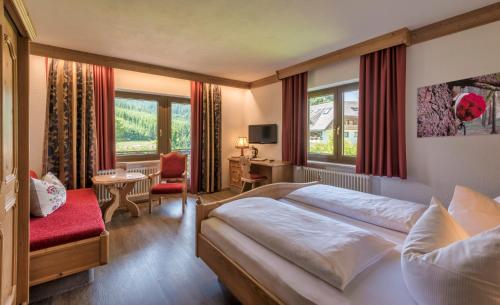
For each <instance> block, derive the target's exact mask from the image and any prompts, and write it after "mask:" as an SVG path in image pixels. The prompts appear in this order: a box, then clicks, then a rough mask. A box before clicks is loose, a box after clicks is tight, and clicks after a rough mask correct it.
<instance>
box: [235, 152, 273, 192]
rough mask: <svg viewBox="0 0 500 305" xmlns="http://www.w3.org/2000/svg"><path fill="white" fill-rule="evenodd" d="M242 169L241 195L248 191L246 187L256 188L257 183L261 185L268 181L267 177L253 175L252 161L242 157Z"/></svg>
mask: <svg viewBox="0 0 500 305" xmlns="http://www.w3.org/2000/svg"><path fill="white" fill-rule="evenodd" d="M240 168H241V182H242V185H241V193H243V192H245V191H246V187H247V185H248V184H250V189H253V188H255V184H256V183H260V182H263V181H266V180H267V177H266V176H263V175H260V174H257V173H252V172H251V171H250V170H251V163H250V160H249V159H248V158H247V157H245V156H241V157H240Z"/></svg>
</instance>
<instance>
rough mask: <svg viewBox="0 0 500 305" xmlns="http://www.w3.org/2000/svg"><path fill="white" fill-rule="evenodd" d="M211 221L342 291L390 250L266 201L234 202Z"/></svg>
mask: <svg viewBox="0 0 500 305" xmlns="http://www.w3.org/2000/svg"><path fill="white" fill-rule="evenodd" d="M210 216H213V217H217V218H219V219H220V220H222V221H224V222H226V223H227V224H229V225H230V226H232V227H234V228H235V229H236V230H238V231H239V232H241V233H243V234H245V235H247V236H248V237H250V238H252V239H254V240H255V241H256V242H258V243H259V244H261V245H262V246H264V247H266V248H268V249H269V250H271V251H273V252H275V253H276V254H278V255H280V256H281V257H283V258H285V259H287V260H289V261H291V262H292V263H294V264H296V265H297V266H300V267H302V268H303V269H305V270H306V271H308V272H310V273H312V274H314V275H316V276H317V277H319V278H321V279H322V280H324V281H326V282H328V283H330V284H331V285H333V286H335V287H337V288H339V289H342V290H343V289H344V288H345V286H346V285H347V284H348V283H349V282H350V281H351V280H352V279H353V278H354V277H355V276H356V275H357V274H358V273H360V272H361V271H363V270H364V269H365V268H367V267H368V266H369V265H371V264H373V263H374V262H376V261H378V260H379V259H380V258H381V257H382V256H384V255H385V254H386V253H387V252H389V251H390V250H391V249H392V248H393V247H394V244H393V243H391V242H389V241H387V240H385V239H383V238H382V237H380V236H378V235H376V234H374V233H371V232H369V231H366V230H363V229H361V228H358V227H355V226H352V225H349V224H346V223H342V222H339V221H337V220H334V219H332V218H329V217H327V216H323V215H320V214H317V213H314V212H311V211H307V210H304V209H301V208H298V207H295V206H292V205H289V204H286V203H282V202H279V201H277V200H273V199H270V198H263V197H252V198H245V199H240V200H235V201H233V202H230V203H227V204H224V205H222V206H220V207H218V208H217V209H215V210H213V211H212V212H211V214H210Z"/></svg>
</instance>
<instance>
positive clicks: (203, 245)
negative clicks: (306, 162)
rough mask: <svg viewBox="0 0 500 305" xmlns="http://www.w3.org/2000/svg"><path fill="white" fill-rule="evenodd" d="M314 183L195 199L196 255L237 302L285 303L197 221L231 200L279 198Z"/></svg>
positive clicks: (249, 304)
mask: <svg viewBox="0 0 500 305" xmlns="http://www.w3.org/2000/svg"><path fill="white" fill-rule="evenodd" d="M317 183H318V182H311V183H274V184H268V185H264V186H261V187H258V188H256V189H253V190H250V191H248V192H245V193H242V194H239V195H237V196H234V197H231V198H228V199H224V200H220V201H215V202H210V203H203V200H202V198H201V197H198V199H197V200H196V203H197V204H196V256H197V257H199V258H201V259H202V260H203V261H204V262H205V263H206V264H207V265H208V266H209V267H210V269H212V270H213V271H214V272H215V274H217V276H218V278H219V280H220V281H221V282H223V283H224V285H225V286H226V287H227V288H228V289H229V290H230V291H231V292H232V293H233V295H234V296H235V297H237V298H238V299H239V300H240V302H241V303H243V304H245V305H261V304H273V305H274V304H285V303H284V302H283V301H282V300H280V299H279V298H278V297H276V296H275V295H273V294H272V293H271V292H270V291H269V290H268V289H267V288H266V287H264V286H263V285H262V284H260V283H259V282H257V280H256V279H254V278H253V277H252V276H251V275H250V274H249V273H248V272H247V271H245V270H244V269H243V268H242V267H241V266H239V265H238V264H237V263H236V262H234V261H233V260H232V259H231V258H229V257H228V256H227V255H225V254H224V253H223V252H222V251H221V250H220V249H219V248H217V246H215V245H214V244H213V243H211V242H210V241H209V240H208V239H207V238H206V237H205V236H203V234H202V233H201V222H202V221H203V220H205V219H207V218H208V214H209V213H210V211H212V210H213V209H215V208H217V207H219V206H221V205H223V204H225V203H228V202H231V201H233V200H236V199H241V198H248V197H268V198H273V199H279V198H282V197H284V196H286V195H287V194H289V193H290V192H292V191H295V190H297V189H300V188H302V187H306V186H310V185H314V184H317Z"/></svg>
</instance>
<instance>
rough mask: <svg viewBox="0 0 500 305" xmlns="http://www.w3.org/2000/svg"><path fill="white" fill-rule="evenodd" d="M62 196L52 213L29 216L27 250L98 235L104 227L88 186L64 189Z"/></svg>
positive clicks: (93, 194)
mask: <svg viewBox="0 0 500 305" xmlns="http://www.w3.org/2000/svg"><path fill="white" fill-rule="evenodd" d="M66 195H67V197H66V203H65V204H64V205H63V206H62V207H60V208H59V209H57V210H56V211H55V212H54V213H52V214H50V215H48V216H47V217H31V219H30V250H31V251H35V250H40V249H45V248H49V247H53V246H57V245H61V244H65V243H70V242H74V241H78V240H82V239H86V238H90V237H95V236H99V235H100V234H101V233H102V232H103V231H104V230H105V226H104V222H103V221H102V214H101V209H100V208H99V203H98V202H97V198H96V195H95V193H94V191H93V190H92V189H77V190H68V191H67V193H66Z"/></svg>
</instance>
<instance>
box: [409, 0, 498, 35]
mask: <svg viewBox="0 0 500 305" xmlns="http://www.w3.org/2000/svg"><path fill="white" fill-rule="evenodd" d="M498 20H500V2H497V3H494V4H491V5H488V6H485V7H482V8H479V9H477V10H473V11H470V12H467V13H464V14H461V15H457V16H454V17H451V18H448V19H445V20H441V21H438V22H435V23H432V24H429V25H426V26H423V27H421V28H418V29H416V30H413V31H412V32H411V36H412V43H413V44H416V43H420V42H424V41H428V40H431V39H434V38H439V37H442V36H446V35H449V34H453V33H456V32H460V31H464V30H467V29H470V28H474V27H478V26H481V25H485V24H488V23H492V22H495V21H498Z"/></svg>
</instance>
